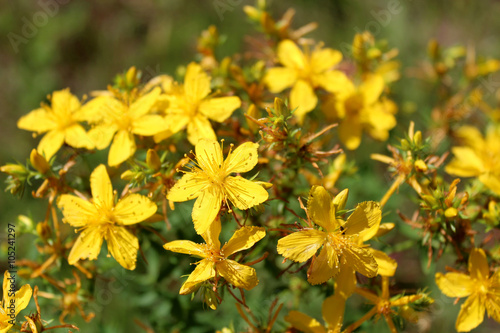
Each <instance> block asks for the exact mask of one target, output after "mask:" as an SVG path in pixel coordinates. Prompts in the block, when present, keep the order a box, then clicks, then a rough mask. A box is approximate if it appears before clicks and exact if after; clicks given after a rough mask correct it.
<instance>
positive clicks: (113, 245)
mask: <svg viewBox="0 0 500 333" xmlns="http://www.w3.org/2000/svg"><path fill="white" fill-rule="evenodd" d="M105 238H106V241H107V242H108V251H109V253H111V255H112V256H113V258H115V259H116V261H118V263H119V264H120V265H122V266H123V268H125V269H129V270H134V269H135V262H136V260H137V251H138V250H139V240H138V239H137V237H136V236H135V235H134V234H132V233H131V232H130V231H128V230H127V229H126V228H124V227H118V226H115V227H112V228H109V230H108V232H107V234H106V235H105Z"/></svg>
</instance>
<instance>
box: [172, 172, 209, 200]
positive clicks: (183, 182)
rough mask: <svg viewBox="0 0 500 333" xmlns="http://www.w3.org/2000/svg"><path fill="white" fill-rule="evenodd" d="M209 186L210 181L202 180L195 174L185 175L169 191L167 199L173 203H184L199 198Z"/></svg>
mask: <svg viewBox="0 0 500 333" xmlns="http://www.w3.org/2000/svg"><path fill="white" fill-rule="evenodd" d="M208 185H209V183H208V181H206V180H204V181H203V180H201V179H199V177H195V176H193V174H190V173H188V174H185V175H184V176H182V178H181V179H179V180H178V181H177V183H175V185H174V186H173V187H172V188H171V189H170V190H169V191H168V193H167V199H168V200H170V201H173V202H183V201H187V200H191V199H195V198H198V197H199V196H200V194H201V191H202V190H203V189H205V187H207V186H208Z"/></svg>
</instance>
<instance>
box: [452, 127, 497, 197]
mask: <svg viewBox="0 0 500 333" xmlns="http://www.w3.org/2000/svg"><path fill="white" fill-rule="evenodd" d="M457 134H458V136H459V137H461V138H463V139H464V141H465V145H464V146H461V147H453V148H452V149H451V151H452V152H453V155H455V158H454V159H453V160H452V161H451V162H450V163H449V164H448V165H447V166H446V168H445V171H446V172H447V173H449V174H452V175H455V176H459V177H477V178H478V179H479V181H480V182H481V183H483V184H484V185H485V186H486V187H488V188H489V189H490V190H492V191H493V192H495V193H496V194H500V127H496V128H490V129H489V131H488V132H487V133H486V137H484V138H483V136H482V135H481V133H480V132H479V130H478V129H476V128H475V127H472V126H464V127H462V128H461V129H460V130H459V131H458V133H457Z"/></svg>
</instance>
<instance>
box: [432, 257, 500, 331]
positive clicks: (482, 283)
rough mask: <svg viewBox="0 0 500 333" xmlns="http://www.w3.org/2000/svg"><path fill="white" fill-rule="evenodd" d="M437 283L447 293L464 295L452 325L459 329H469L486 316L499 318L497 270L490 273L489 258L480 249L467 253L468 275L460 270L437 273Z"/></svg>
mask: <svg viewBox="0 0 500 333" xmlns="http://www.w3.org/2000/svg"><path fill="white" fill-rule="evenodd" d="M436 284H437V285H438V287H439V289H441V292H442V293H443V294H445V295H446V296H449V297H467V296H468V298H467V300H466V301H465V303H464V304H462V307H461V308H460V313H459V314H458V318H457V322H456V324H455V327H456V329H457V331H458V332H469V331H470V330H472V329H474V328H476V327H477V326H479V324H481V323H482V322H483V319H484V312H485V310H486V311H487V312H488V316H491V317H493V319H495V320H496V321H498V322H500V271H496V272H495V273H493V275H491V276H490V269H489V267H488V260H487V259H486V254H485V253H484V251H483V250H482V249H474V250H472V251H471V253H470V256H469V275H467V274H463V273H456V272H451V273H446V274H444V275H443V274H442V273H436Z"/></svg>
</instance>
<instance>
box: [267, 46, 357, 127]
mask: <svg viewBox="0 0 500 333" xmlns="http://www.w3.org/2000/svg"><path fill="white" fill-rule="evenodd" d="M277 52H278V59H279V61H280V63H281V64H282V65H283V66H284V67H274V68H270V69H269V70H268V72H267V74H266V76H265V77H264V83H265V84H266V85H267V86H268V87H269V90H270V91H271V92H272V93H279V92H281V91H283V90H284V89H286V88H289V87H292V90H291V92H290V106H291V109H295V108H297V110H296V111H295V113H294V114H295V115H296V116H297V119H298V121H299V123H302V122H303V121H304V116H305V115H306V114H307V113H308V112H310V111H311V110H313V109H314V108H315V107H316V104H317V103H318V97H317V96H316V94H315V93H314V89H316V88H323V89H325V90H327V91H330V92H337V91H339V89H343V85H344V83H345V82H347V81H349V80H348V79H347V77H346V76H345V74H344V73H342V72H340V71H336V70H332V67H333V66H335V65H336V64H338V63H339V62H340V61H341V60H342V53H340V52H339V51H337V50H333V49H329V48H325V49H322V48H321V46H317V47H316V48H315V49H314V51H312V52H311V53H310V54H309V53H306V54H304V53H303V52H302V51H301V50H300V48H299V47H298V46H297V45H296V44H295V43H294V42H293V41H291V40H288V39H287V40H284V41H282V42H281V43H280V44H279V45H278V50H277Z"/></svg>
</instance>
